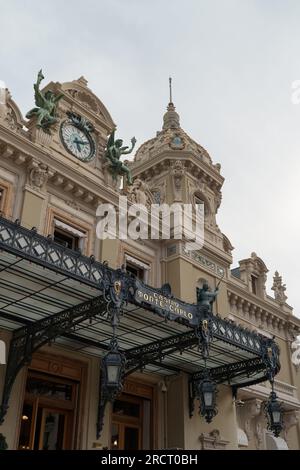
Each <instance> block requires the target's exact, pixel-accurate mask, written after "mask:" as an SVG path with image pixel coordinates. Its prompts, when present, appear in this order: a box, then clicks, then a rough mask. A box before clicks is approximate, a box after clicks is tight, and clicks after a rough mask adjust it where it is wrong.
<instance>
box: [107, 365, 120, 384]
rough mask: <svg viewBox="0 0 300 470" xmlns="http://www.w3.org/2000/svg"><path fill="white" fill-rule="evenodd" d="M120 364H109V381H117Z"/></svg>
mask: <svg viewBox="0 0 300 470" xmlns="http://www.w3.org/2000/svg"><path fill="white" fill-rule="evenodd" d="M119 370H120V366H119V365H118V364H107V382H108V383H109V384H110V383H117V382H118V377H119Z"/></svg>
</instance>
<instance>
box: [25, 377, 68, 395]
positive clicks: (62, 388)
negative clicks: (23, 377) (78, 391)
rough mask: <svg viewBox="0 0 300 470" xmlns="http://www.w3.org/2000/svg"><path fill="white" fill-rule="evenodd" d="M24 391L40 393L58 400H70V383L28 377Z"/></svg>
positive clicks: (34, 393)
mask: <svg viewBox="0 0 300 470" xmlns="http://www.w3.org/2000/svg"><path fill="white" fill-rule="evenodd" d="M26 391H27V392H28V393H32V394H33V395H42V396H46V397H49V398H56V399H59V400H72V385H69V384H64V383H57V382H52V381H51V380H43V379H40V378H36V377H30V378H29V379H28V381H27V384H26Z"/></svg>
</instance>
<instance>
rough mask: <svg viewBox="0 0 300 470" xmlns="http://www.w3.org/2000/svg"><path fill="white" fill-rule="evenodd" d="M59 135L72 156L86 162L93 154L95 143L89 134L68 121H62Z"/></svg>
mask: <svg viewBox="0 0 300 470" xmlns="http://www.w3.org/2000/svg"><path fill="white" fill-rule="evenodd" d="M60 135H61V139H62V142H63V144H64V146H65V148H66V149H67V150H68V152H70V153H71V154H72V155H74V157H76V158H78V159H79V160H82V161H84V162H87V161H89V160H91V159H92V158H93V157H94V155H95V143H94V140H93V138H92V137H91V135H90V134H89V133H88V132H87V131H85V130H82V129H79V128H78V127H77V126H75V125H74V124H72V123H70V122H69V121H65V122H63V123H62V125H61V128H60Z"/></svg>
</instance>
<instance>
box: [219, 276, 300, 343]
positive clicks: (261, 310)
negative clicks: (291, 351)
mask: <svg viewBox="0 0 300 470" xmlns="http://www.w3.org/2000/svg"><path fill="white" fill-rule="evenodd" d="M227 296H228V301H229V304H230V305H231V306H234V307H235V308H236V309H237V314H239V313H240V316H241V319H243V317H245V320H247V321H249V319H250V317H255V320H256V321H257V323H263V324H264V323H265V324H266V325H267V328H266V329H267V330H268V329H270V330H274V331H275V330H277V329H278V328H279V329H280V326H282V327H285V328H287V329H289V330H291V333H293V334H299V332H300V319H298V318H297V317H295V316H293V315H290V314H287V313H285V312H283V311H282V310H281V309H280V307H278V309H277V308H276V307H275V306H274V305H271V304H270V303H269V302H268V301H267V300H265V299H261V298H259V297H257V296H254V295H253V294H251V293H250V292H246V291H244V290H242V289H241V288H239V287H237V286H235V285H232V284H231V283H230V280H228V281H227ZM233 313H234V312H233ZM250 323H252V324H254V323H253V321H250ZM270 325H271V326H272V328H270Z"/></svg>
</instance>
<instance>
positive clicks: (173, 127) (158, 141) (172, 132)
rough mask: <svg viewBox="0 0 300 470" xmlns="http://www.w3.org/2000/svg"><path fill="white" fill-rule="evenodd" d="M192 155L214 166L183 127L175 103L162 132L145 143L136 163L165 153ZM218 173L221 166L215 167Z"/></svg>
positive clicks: (206, 153) (138, 152) (169, 111)
mask: <svg viewBox="0 0 300 470" xmlns="http://www.w3.org/2000/svg"><path fill="white" fill-rule="evenodd" d="M180 151H181V152H184V153H191V154H193V155H195V156H196V157H197V158H200V159H201V160H202V161H203V162H205V163H207V164H209V165H212V160H211V158H210V156H209V154H208V152H207V151H206V150H205V149H204V148H203V147H201V145H199V144H198V143H197V142H195V141H194V140H193V139H192V138H191V137H190V136H189V135H188V134H187V133H186V132H185V131H184V130H183V129H182V128H181V127H180V117H179V114H178V113H177V112H176V108H175V106H174V104H173V102H170V103H169V104H168V107H167V112H166V113H165V114H164V117H163V126H162V130H161V131H159V132H157V134H156V137H154V138H153V139H150V140H147V141H146V142H144V143H143V144H142V145H141V146H140V147H139V148H138V150H137V151H136V154H135V157H134V162H142V161H146V160H149V159H152V158H153V157H154V156H156V155H158V154H161V153H163V152H174V155H175V154H176V153H178V152H180ZM213 166H214V167H215V168H216V169H217V170H218V171H219V170H220V165H218V164H217V165H213Z"/></svg>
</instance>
